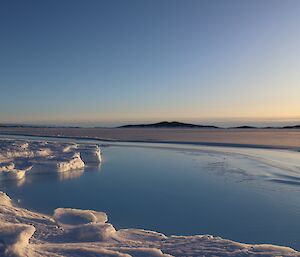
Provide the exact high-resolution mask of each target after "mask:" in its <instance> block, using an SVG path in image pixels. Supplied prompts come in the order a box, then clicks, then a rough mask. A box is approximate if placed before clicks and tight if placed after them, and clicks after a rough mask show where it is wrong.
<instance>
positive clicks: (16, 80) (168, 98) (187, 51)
mask: <svg viewBox="0 0 300 257" xmlns="http://www.w3.org/2000/svg"><path fill="white" fill-rule="evenodd" d="M299 13H300V1H298V0H280V1H279V0H248V1H247V0H243V1H240V0H228V1H222V0H218V1H217V0H182V1H178V0H143V1H141V0H119V1H116V0H107V1H101V0H88V1H84V0H81V1H78V0H44V1H40V0H36V1H31V0H27V1H22V0H20V1H16V0H9V1H8V0H7V1H1V2H0V123H30V124H31V123H34V124H35V123H38V124H71V123H72V124H103V125H105V124H106V125H107V124H123V123H128V122H130V123H132V122H134V123H138V122H147V121H148V122H152V121H160V120H180V121H193V122H196V123H201V122H206V123H218V122H219V123H220V122H221V123H222V122H224V123H227V124H230V123H241V122H244V123H247V122H248V123H251V122H252V123H253V122H257V121H260V122H266V121H267V122H285V121H287V122H297V121H299V122H300V100H299V99H300V72H299V71H300V19H299Z"/></svg>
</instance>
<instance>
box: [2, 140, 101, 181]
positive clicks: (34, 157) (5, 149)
mask: <svg viewBox="0 0 300 257" xmlns="http://www.w3.org/2000/svg"><path fill="white" fill-rule="evenodd" d="M100 162H101V151H100V148H99V147H98V146H97V145H88V144H75V143H58V142H37V141H32V142H25V141H21V140H20V141H15V140H1V141H0V180H3V179H22V178H24V177H25V176H26V174H32V173H46V172H50V173H51V172H52V173H53V172H55V173H65V172H70V171H75V170H77V171H78V170H80V169H83V168H84V167H85V165H86V164H98V163H100Z"/></svg>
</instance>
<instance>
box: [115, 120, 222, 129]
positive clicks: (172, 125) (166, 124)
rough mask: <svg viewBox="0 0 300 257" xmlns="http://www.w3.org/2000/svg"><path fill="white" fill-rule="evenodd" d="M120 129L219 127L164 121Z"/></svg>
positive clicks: (125, 126) (126, 126)
mask: <svg viewBox="0 0 300 257" xmlns="http://www.w3.org/2000/svg"><path fill="white" fill-rule="evenodd" d="M119 128H215V129H217V128H219V127H216V126H209V125H196V124H190V123H182V122H178V121H172V122H168V121H162V122H158V123H152V124H135V125H124V126H120V127H119Z"/></svg>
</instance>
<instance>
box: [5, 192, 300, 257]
mask: <svg viewBox="0 0 300 257" xmlns="http://www.w3.org/2000/svg"><path fill="white" fill-rule="evenodd" d="M106 221H107V216H106V214H105V213H103V212H97V211H92V210H78V209H69V208H58V209H56V210H55V211H54V215H53V217H50V216H46V215H43V214H40V213H37V212H32V211H29V210H26V209H23V208H20V207H18V206H13V205H12V204H11V200H10V198H9V197H8V196H7V195H6V194H5V193H3V192H1V193H0V256H1V257H10V256H17V257H20V256H22V257H23V256H24V257H52V256H59V257H63V256H65V257H71V256H72V257H73V256H76V257H88V256H90V257H96V256H97V257H98V256H99V257H100V256H101V257H103V256H107V257H108V256H109V257H172V256H175V257H187V256H189V257H199V256H206V257H213V256H214V257H215V256H222V257H262V256H264V257H279V256H282V257H299V256H300V253H299V252H297V251H295V250H293V249H291V248H288V247H280V246H273V245H249V244H241V243H237V242H234V241H231V240H226V239H222V238H220V237H213V236H209V235H198V236H170V237H167V236H165V235H163V234H160V233H157V232H153V231H147V230H142V229H121V230H116V229H115V228H114V227H113V225H111V224H109V223H106Z"/></svg>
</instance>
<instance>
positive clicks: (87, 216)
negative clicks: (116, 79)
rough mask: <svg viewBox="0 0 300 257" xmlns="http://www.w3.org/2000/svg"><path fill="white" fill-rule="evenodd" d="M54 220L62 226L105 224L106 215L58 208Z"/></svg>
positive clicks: (90, 211)
mask: <svg viewBox="0 0 300 257" xmlns="http://www.w3.org/2000/svg"><path fill="white" fill-rule="evenodd" d="M53 217H54V219H55V220H56V221H57V222H58V223H60V224H63V225H79V224H87V223H105V222H106V221H107V215H106V214H105V213H104V212H96V211H92V210H78V209H70V208H58V209H56V210H55V211H54V215H53Z"/></svg>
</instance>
